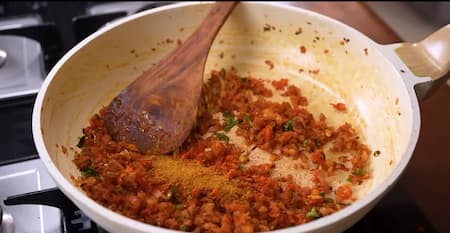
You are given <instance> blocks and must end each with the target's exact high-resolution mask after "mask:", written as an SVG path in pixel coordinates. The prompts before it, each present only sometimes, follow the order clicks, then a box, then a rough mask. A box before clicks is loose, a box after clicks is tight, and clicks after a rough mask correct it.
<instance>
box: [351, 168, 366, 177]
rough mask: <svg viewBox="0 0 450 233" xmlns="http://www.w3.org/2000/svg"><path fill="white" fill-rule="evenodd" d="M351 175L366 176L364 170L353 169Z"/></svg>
mask: <svg viewBox="0 0 450 233" xmlns="http://www.w3.org/2000/svg"><path fill="white" fill-rule="evenodd" d="M352 174H353V175H355V176H362V175H364V174H366V171H364V169H361V168H358V169H355V170H354V171H353V172H352Z"/></svg>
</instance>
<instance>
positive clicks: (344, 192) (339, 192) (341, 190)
mask: <svg viewBox="0 0 450 233" xmlns="http://www.w3.org/2000/svg"><path fill="white" fill-rule="evenodd" d="M351 196H352V188H351V187H350V185H348V184H343V185H341V186H339V187H338V188H337V189H336V197H338V198H339V199H340V200H347V199H349V198H350V197H351Z"/></svg>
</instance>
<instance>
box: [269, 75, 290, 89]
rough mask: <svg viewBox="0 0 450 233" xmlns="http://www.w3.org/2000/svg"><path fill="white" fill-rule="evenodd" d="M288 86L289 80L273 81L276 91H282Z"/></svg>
mask: <svg viewBox="0 0 450 233" xmlns="http://www.w3.org/2000/svg"><path fill="white" fill-rule="evenodd" d="M287 85H288V80H287V79H285V78H282V79H280V80H274V81H272V86H273V87H275V89H277V90H281V89H283V88H284V87H285V86H287Z"/></svg>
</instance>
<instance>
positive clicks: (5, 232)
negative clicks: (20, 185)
mask: <svg viewBox="0 0 450 233" xmlns="http://www.w3.org/2000/svg"><path fill="white" fill-rule="evenodd" d="M0 233H14V219H13V217H12V216H11V214H9V213H8V212H3V209H2V207H1V206H0Z"/></svg>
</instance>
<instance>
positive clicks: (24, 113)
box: [0, 1, 436, 233]
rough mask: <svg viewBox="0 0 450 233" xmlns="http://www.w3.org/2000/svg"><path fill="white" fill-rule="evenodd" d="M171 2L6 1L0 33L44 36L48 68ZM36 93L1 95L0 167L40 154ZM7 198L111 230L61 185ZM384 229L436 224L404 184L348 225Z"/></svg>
mask: <svg viewBox="0 0 450 233" xmlns="http://www.w3.org/2000/svg"><path fill="white" fill-rule="evenodd" d="M165 4H169V2H29V1H26V2H1V3H0V35H6V34H9V35H11V34H12V35H19V36H24V37H27V38H32V39H34V40H36V41H38V42H39V43H40V44H41V46H42V50H43V53H44V61H45V70H46V72H48V71H49V70H50V69H51V67H52V66H53V65H54V64H55V63H56V62H57V61H58V59H59V58H60V57H61V56H62V55H63V54H64V53H65V52H67V51H68V50H69V49H70V48H72V47H73V46H74V45H75V44H76V43H77V42H79V41H80V40H82V39H83V38H85V37H86V36H87V35H89V34H90V33H92V32H94V31H95V30H97V29H98V28H100V27H101V26H103V25H104V24H105V23H107V22H109V21H111V20H114V19H117V18H120V17H123V16H126V15H129V14H133V13H136V12H139V11H141V10H145V9H148V8H153V7H157V6H160V5H165ZM21 17H28V18H31V19H33V20H31V21H32V22H33V23H31V24H28V25H26V24H24V25H22V26H19V27H17V26H16V27H13V26H5V25H2V24H1V23H2V21H3V22H4V21H5V20H14V19H17V18H21ZM36 22H37V23H36ZM0 46H1V45H0ZM42 79H44V77H42ZM0 82H1V79H0ZM34 99H35V95H33V94H32V95H26V96H22V97H18V98H14V99H5V100H0V129H2V133H1V134H0V149H1V153H0V169H2V166H5V165H6V164H16V163H21V162H22V161H26V160H30V159H37V158H38V156H37V155H36V154H37V152H36V150H35V147H34V143H33V140H32V132H31V112H32V107H33V103H34ZM3 201H4V204H7V205H15V204H43V205H50V206H55V207H58V208H60V209H61V210H62V211H61V213H62V215H63V216H62V219H63V224H61V225H62V229H61V232H78V233H81V232H82V233H94V232H105V231H104V230H102V229H101V227H99V226H97V225H96V224H95V223H94V222H91V221H90V220H89V218H87V217H86V216H85V215H84V214H83V213H81V212H80V211H79V210H78V209H77V207H76V206H75V205H74V204H73V203H72V202H71V201H70V200H69V199H67V198H66V197H65V196H64V195H63V194H62V193H61V192H60V191H59V190H58V189H56V188H55V189H47V190H42V191H39V192H34V193H26V194H23V195H18V196H14V197H9V198H8V199H7V200H1V204H2V205H3ZM17 217H20V216H17ZM0 222H1V221H0ZM0 232H1V227H0ZM382 232H386V233H389V232H392V233H394V232H395V233H403V232H404V233H410V232H429V233H435V232H436V230H435V229H434V228H433V226H432V225H431V224H430V223H429V221H428V220H427V219H426V218H425V216H424V215H423V213H422V212H421V210H420V209H419V207H418V206H417V205H416V203H415V201H414V200H413V199H412V198H411V197H410V196H409V195H408V194H407V193H406V192H405V191H404V190H403V188H402V186H401V185H400V184H398V185H396V186H395V187H394V188H393V190H391V191H390V192H389V193H388V194H387V195H386V196H385V197H384V198H383V199H382V200H381V202H380V203H379V204H378V205H377V206H376V207H375V208H374V209H373V210H372V211H371V212H370V213H369V214H368V215H367V216H366V217H364V218H363V219H362V220H361V221H359V222H358V223H357V224H356V225H355V226H353V227H352V228H351V229H349V230H347V231H346V233H382Z"/></svg>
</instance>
